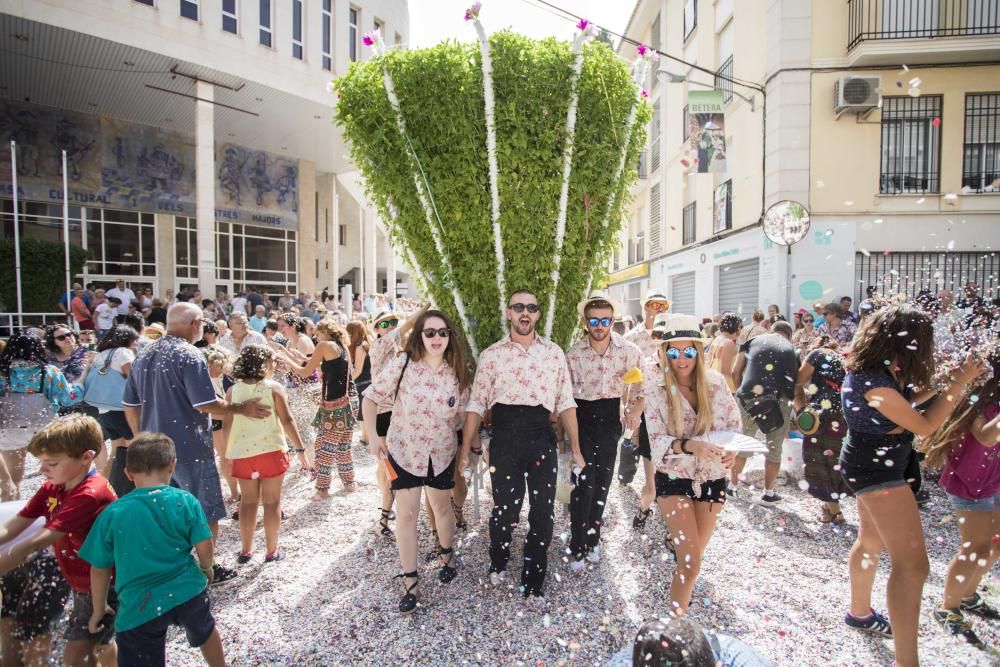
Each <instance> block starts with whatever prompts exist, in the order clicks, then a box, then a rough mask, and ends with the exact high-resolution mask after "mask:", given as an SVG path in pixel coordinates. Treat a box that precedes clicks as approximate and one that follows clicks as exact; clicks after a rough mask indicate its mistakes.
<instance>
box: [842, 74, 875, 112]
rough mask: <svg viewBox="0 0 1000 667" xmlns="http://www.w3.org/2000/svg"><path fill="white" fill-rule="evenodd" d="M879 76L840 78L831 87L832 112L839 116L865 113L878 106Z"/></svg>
mask: <svg viewBox="0 0 1000 667" xmlns="http://www.w3.org/2000/svg"><path fill="white" fill-rule="evenodd" d="M881 85H882V77H880V76H842V77H840V78H839V79H837V83H835V84H834V86H833V110H834V111H835V112H836V114H837V115H838V116H839V115H840V114H842V113H844V112H846V111H850V112H851V113H857V114H860V113H865V112H867V111H871V110H872V109H874V108H875V107H877V106H878V98H879V92H878V91H879V88H880V86H881Z"/></svg>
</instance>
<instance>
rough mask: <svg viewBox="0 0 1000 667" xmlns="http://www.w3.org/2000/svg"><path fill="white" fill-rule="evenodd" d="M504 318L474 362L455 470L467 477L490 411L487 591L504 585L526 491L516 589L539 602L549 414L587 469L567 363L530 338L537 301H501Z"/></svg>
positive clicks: (547, 511)
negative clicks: (505, 325)
mask: <svg viewBox="0 0 1000 667" xmlns="http://www.w3.org/2000/svg"><path fill="white" fill-rule="evenodd" d="M506 315H507V319H508V320H509V322H510V334H509V335H507V336H504V337H503V338H501V339H500V340H499V341H498V342H496V343H494V344H493V345H491V346H490V347H488V348H487V349H486V350H485V351H484V352H483V353H482V355H480V357H479V367H478V370H477V371H476V379H475V382H474V383H473V385H472V396H471V397H470V399H469V405H468V407H467V412H466V413H465V426H464V428H463V429H462V433H463V442H462V458H461V461H460V464H461V465H460V468H461V469H463V470H464V469H465V466H466V463H467V461H468V460H469V452H470V451H471V450H472V443H473V441H474V440H475V439H476V438H478V435H479V426H480V424H481V423H482V419H483V415H484V414H486V411H487V410H491V411H492V424H493V437H492V440H491V441H490V479H491V480H492V486H493V512H492V514H491V515H490V583H491V584H493V585H494V586H499V585H500V584H501V583H502V581H503V579H504V578H505V573H506V570H507V561H509V560H510V543H511V535H512V532H513V529H514V526H515V525H516V524H517V522H518V520H519V518H520V515H521V504H522V501H523V500H524V492H525V486H527V489H528V498H529V503H530V509H529V511H528V535H527V537H526V539H525V543H524V567H523V568H522V570H521V585H522V586H523V592H524V597H525V598H528V597H535V598H541V597H542V596H543V595H544V586H545V572H546V568H547V565H548V556H547V552H548V548H549V543H550V542H551V540H552V521H553V518H554V515H553V510H554V505H555V496H556V478H557V477H558V474H557V473H558V465H557V448H556V444H557V442H556V434H555V432H554V431H553V429H552V423H551V421H550V420H549V415H550V414H552V413H553V412H556V413H557V414H558V415H559V420H560V422H561V423H562V427H563V430H564V431H565V432H566V434H567V435H568V436H569V439H570V448H571V450H572V455H573V461H574V462H575V463H576V465H577V466H579V467H580V469H581V470H582V469H584V468H586V467H587V464H586V462H585V461H584V458H583V455H582V454H581V453H580V441H579V437H578V434H577V428H576V402H575V401H574V400H573V384H572V382H571V380H570V374H569V367H568V366H567V364H566V355H565V354H563V351H562V348H560V347H559V346H558V345H556V344H555V343H553V342H551V341H549V340H546V339H544V338H542V337H541V336H539V335H538V334H537V332H536V331H535V327H536V325H537V324H538V320H539V318H540V317H541V311H540V310H539V308H538V299H537V297H536V296H535V294H534V293H533V292H531V291H530V290H518V291H517V292H514V294H512V295H511V297H510V299H509V300H508V301H507V313H506Z"/></svg>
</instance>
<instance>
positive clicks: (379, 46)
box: [365, 30, 479, 360]
mask: <svg viewBox="0 0 1000 667" xmlns="http://www.w3.org/2000/svg"><path fill="white" fill-rule="evenodd" d="M369 40H370V43H369ZM365 44H366V45H368V46H371V47H372V51H373V52H374V53H375V55H376V56H381V55H382V54H384V53H385V45H384V42H383V41H382V35H381V34H380V32H379V31H378V30H376V31H374V32H373V33H369V34H368V35H365ZM381 66H382V83H383V85H384V86H385V93H386V96H387V97H388V98H389V104H390V105H391V106H392V110H393V112H395V114H396V126H397V127H398V128H399V133H400V134H401V135H402V136H403V138H404V139H405V140H406V142H407V145H408V146H409V145H410V144H409V138H408V135H407V134H406V121H405V120H403V112H402V110H400V108H399V98H398V97H396V87H395V85H394V84H393V82H392V76H391V75H390V74H389V69H388V68H387V67H386V65H385V61H384V60H383V61H382V62H381ZM410 157H412V158H413V160H414V161H415V162H417V163H418V166H419V161H418V160H417V156H416V154H415V153H414V152H413V148H412V146H410ZM413 185H414V186H415V187H416V189H417V197H419V199H420V204H421V206H423V208H424V216H425V217H426V218H427V226H428V227H429V228H430V230H431V238H433V239H434V247H435V248H436V249H437V252H438V255H440V256H441V264H442V265H443V266H444V268H445V272H446V273H449V274H450V273H452V270H451V262H450V261H448V255H447V254H446V253H445V250H444V243H443V242H442V240H441V230H439V229H438V226H437V225H436V224H435V220H434V211H433V210H432V209H431V202H430V199H429V198H428V196H427V192H426V191H425V190H424V185H423V183H421V180H420V176H419V175H418V174H416V173H414V174H413ZM411 257H412V254H411ZM452 297H453V298H454V299H455V309H456V310H457V311H458V317H459V319H460V320H461V322H462V328H463V329H464V330H465V333H466V335H467V336H468V339H467V340H468V343H469V349H470V351H471V352H472V356H473V358H475V359H476V360H478V359H479V347H478V346H477V345H476V334H475V332H473V330H472V327H471V326H470V325H469V318H468V317H467V316H466V314H465V302H464V301H463V300H462V295H461V293H460V292H459V291H458V288H457V287H456V288H454V289H452Z"/></svg>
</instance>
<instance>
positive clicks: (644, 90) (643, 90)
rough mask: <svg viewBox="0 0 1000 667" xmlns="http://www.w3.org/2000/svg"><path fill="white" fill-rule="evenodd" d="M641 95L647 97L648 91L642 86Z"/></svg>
mask: <svg viewBox="0 0 1000 667" xmlns="http://www.w3.org/2000/svg"><path fill="white" fill-rule="evenodd" d="M642 96H643V97H645V98H646V99H649V91H648V90H646V89H645V88H643V89H642Z"/></svg>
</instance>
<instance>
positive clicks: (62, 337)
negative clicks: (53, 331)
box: [53, 333, 73, 342]
mask: <svg viewBox="0 0 1000 667" xmlns="http://www.w3.org/2000/svg"><path fill="white" fill-rule="evenodd" d="M72 337H73V334H68V333H64V334H59V335H58V336H53V338H55V339H56V340H58V341H60V342H62V341H64V340H66V339H67V338H72Z"/></svg>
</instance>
